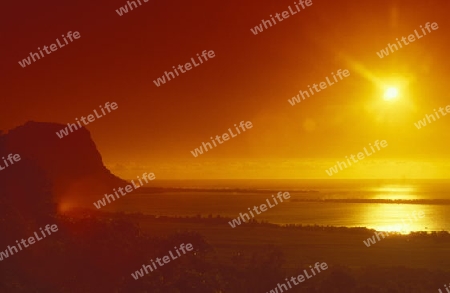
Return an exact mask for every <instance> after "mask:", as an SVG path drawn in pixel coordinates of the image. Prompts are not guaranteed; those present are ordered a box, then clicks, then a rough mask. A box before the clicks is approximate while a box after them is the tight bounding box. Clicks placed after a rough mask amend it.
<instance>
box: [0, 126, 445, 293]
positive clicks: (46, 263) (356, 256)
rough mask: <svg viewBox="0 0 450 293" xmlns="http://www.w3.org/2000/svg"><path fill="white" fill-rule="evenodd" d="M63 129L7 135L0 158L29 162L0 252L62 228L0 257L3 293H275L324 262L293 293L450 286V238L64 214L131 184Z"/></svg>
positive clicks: (7, 198)
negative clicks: (162, 260)
mask: <svg viewBox="0 0 450 293" xmlns="http://www.w3.org/2000/svg"><path fill="white" fill-rule="evenodd" d="M62 127H64V125H60V124H55V123H42V122H27V123H26V124H24V125H22V126H19V127H17V128H15V129H12V130H10V131H8V132H7V133H0V155H4V154H9V153H18V154H20V156H21V158H22V160H21V161H20V162H18V163H17V164H15V165H14V166H11V167H10V168H8V169H7V170H3V171H2V172H1V173H0V233H1V235H2V237H0V251H2V250H3V251H5V249H7V247H8V246H11V245H15V244H16V240H19V241H20V239H23V238H26V237H28V236H29V235H32V233H33V232H34V231H38V230H39V228H40V227H44V226H45V225H47V224H50V225H51V224H57V225H58V227H59V230H58V232H57V233H54V234H53V235H51V236H49V237H48V238H45V239H43V240H42V241H39V242H38V243H35V244H34V245H32V246H30V247H28V248H24V249H23V251H21V252H20V253H17V254H16V253H15V254H12V255H9V256H8V257H3V259H2V260H1V261H0V292H46V293H53V292H63V293H65V292H196V293H198V292H201V293H203V292H204V293H209V292H211V293H213V292H217V293H218V292H239V293H240V292H242V293H245V292H269V291H270V290H274V288H275V287H276V285H277V283H281V282H284V280H285V278H288V277H290V276H294V275H298V274H300V273H302V272H303V270H304V269H307V268H308V266H309V265H312V264H314V263H315V262H318V261H319V262H326V263H327V264H328V266H329V269H328V270H327V271H325V272H323V273H321V274H320V276H316V277H315V278H313V279H311V280H307V281H305V282H304V283H301V284H300V285H298V286H296V287H293V288H292V289H289V292H316V293H319V292H320V293H321V292H327V293H330V292H342V293H344V292H345V293H352V292H355V293H356V292H358V293H360V292H368V293H372V292H389V293H403V292H405V293H406V292H408V293H410V292H433V290H436V291H437V289H438V288H440V287H442V285H443V284H447V283H448V282H449V280H450V272H449V269H448V268H449V267H450V254H449V249H450V235H449V233H447V232H434V233H425V232H416V233H411V234H409V235H400V234H393V235H390V236H389V237H387V238H386V239H384V240H383V241H381V242H379V243H376V244H375V245H373V246H371V247H366V246H365V245H364V244H363V240H366V239H367V238H369V237H371V236H373V233H374V231H373V230H369V229H366V228H364V227H361V228H346V227H328V226H326V227H325V226H316V225H313V226H311V225H275V224H271V223H267V222H258V221H256V220H251V221H249V222H248V223H245V224H242V225H240V226H239V227H236V228H235V229H231V228H230V227H229V225H228V221H230V220H231V219H228V218H224V217H220V216H216V217H213V216H206V217H205V216H201V215H199V216H196V217H181V216H180V217H176V216H173V217H163V216H157V215H144V214H139V213H131V214H125V213H119V212H104V211H96V210H95V209H94V208H93V209H82V208H77V207H75V206H67V205H66V204H65V203H67V202H74V201H75V200H76V201H78V202H83V201H85V202H90V203H92V202H93V201H94V200H95V199H96V198H97V197H98V195H99V194H103V193H105V192H109V191H110V190H111V189H112V188H115V187H117V186H123V185H124V184H126V181H125V180H122V179H120V178H118V177H117V176H115V175H113V174H112V173H111V172H110V171H109V170H108V169H107V168H106V167H105V166H104V164H103V162H102V158H101V155H100V153H99V152H98V150H97V148H96V146H95V143H94V142H93V141H92V139H91V136H90V134H89V132H88V130H87V129H85V128H82V129H80V130H78V131H76V132H74V133H72V134H71V135H70V136H68V137H66V138H64V139H59V138H58V137H57V136H56V134H55V133H56V132H57V131H58V130H60V129H61V128H62ZM147 190H148V191H150V192H158V193H164V192H168V191H170V192H174V191H177V192H185V193H186V194H188V193H189V190H177V189H163V188H153V189H152V188H148V189H147ZM207 213H208V211H205V214H207ZM181 243H192V245H193V247H194V253H191V254H188V255H185V256H184V257H183V258H180V259H177V260H174V261H172V262H171V263H170V265H167V266H164V267H161V268H160V269H158V270H157V271H155V272H152V273H150V274H148V275H145V276H144V277H142V278H140V279H139V280H134V279H133V278H132V276H131V273H134V272H135V271H136V270H137V269H139V268H140V267H141V266H142V264H144V263H150V260H151V259H154V258H155V257H157V256H161V255H164V254H166V253H167V251H169V250H171V249H173V247H174V246H178V245H180V244H181ZM272 292H275V291H272ZM277 292H280V291H277Z"/></svg>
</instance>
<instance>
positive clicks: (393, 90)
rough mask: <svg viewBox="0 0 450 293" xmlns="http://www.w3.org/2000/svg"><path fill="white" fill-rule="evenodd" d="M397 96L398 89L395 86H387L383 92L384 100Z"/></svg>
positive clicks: (390, 99)
mask: <svg viewBox="0 0 450 293" xmlns="http://www.w3.org/2000/svg"><path fill="white" fill-rule="evenodd" d="M397 98H398V89H397V88H396V87H389V88H387V89H386V91H385V92H384V99H385V100H386V101H392V100H395V99H397Z"/></svg>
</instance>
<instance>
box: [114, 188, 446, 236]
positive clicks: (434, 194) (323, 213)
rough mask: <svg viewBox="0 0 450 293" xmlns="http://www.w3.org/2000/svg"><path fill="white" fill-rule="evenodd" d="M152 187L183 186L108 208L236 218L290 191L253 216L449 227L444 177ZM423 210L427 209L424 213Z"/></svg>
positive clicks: (136, 195)
mask: <svg viewBox="0 0 450 293" xmlns="http://www.w3.org/2000/svg"><path fill="white" fill-rule="evenodd" d="M152 183H153V182H152ZM152 186H153V187H165V188H185V190H184V191H178V190H177V191H169V192H158V193H145V192H144V193H142V190H139V189H138V190H136V191H134V192H133V193H131V194H129V195H127V196H125V197H121V198H120V200H117V201H115V202H114V203H111V204H110V205H108V207H107V208H106V210H114V211H123V212H140V213H143V214H153V215H167V216H196V215H202V216H208V215H210V214H211V215H213V216H216V215H220V216H224V217H231V218H236V217H237V216H238V215H239V213H244V212H248V209H247V208H249V207H253V206H254V205H257V206H259V205H261V204H263V203H266V199H271V198H272V194H274V195H276V193H277V192H279V191H283V192H284V191H288V192H289V193H290V194H291V198H290V200H289V201H285V202H283V203H279V204H278V205H276V206H275V207H273V208H270V209H268V210H267V211H266V212H262V213H261V214H260V215H255V219H257V220H265V221H268V222H271V223H277V224H287V223H295V224H318V225H332V226H347V227H367V228H373V229H376V230H384V231H399V230H403V232H409V231H441V230H446V231H450V213H448V211H449V208H450V181H444V180H416V181H408V180H203V181H202V180H190V181H179V180H177V181H174V180H159V182H157V181H154V184H152ZM341 200H345V202H342V201H341ZM392 200H401V201H400V203H394V202H392ZM271 203H272V204H273V201H271ZM419 212H423V213H424V216H423V217H422V218H420V217H419V216H418V214H419ZM254 214H255V213H254ZM414 215H415V216H414ZM402 223H403V224H404V226H401V225H402ZM406 224H407V225H406Z"/></svg>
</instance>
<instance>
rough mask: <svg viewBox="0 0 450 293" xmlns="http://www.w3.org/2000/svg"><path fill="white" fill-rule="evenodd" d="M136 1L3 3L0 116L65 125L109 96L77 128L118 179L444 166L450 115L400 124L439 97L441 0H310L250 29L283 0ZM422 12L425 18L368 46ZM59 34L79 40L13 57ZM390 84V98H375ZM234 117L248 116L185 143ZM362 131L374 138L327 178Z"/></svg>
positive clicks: (442, 90) (438, 172)
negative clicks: (175, 73)
mask: <svg viewBox="0 0 450 293" xmlns="http://www.w3.org/2000/svg"><path fill="white" fill-rule="evenodd" d="M141 2H142V3H143V4H142V6H140V7H138V8H135V9H134V10H133V11H130V12H129V13H127V14H124V15H123V16H119V15H118V14H117V13H116V11H115V10H116V9H119V8H120V7H121V6H124V5H126V1H122V0H111V1H108V3H106V2H104V3H93V2H92V1H86V0H81V1H75V2H74V1H71V2H64V3H62V2H61V1H53V0H48V1H39V3H34V2H30V3H26V2H12V1H10V2H8V3H5V4H4V5H3V6H4V8H3V12H4V17H3V19H2V20H1V24H2V25H1V26H0V27H1V29H0V33H1V37H2V42H3V46H2V48H1V55H0V60H1V61H0V74H1V80H2V87H1V91H2V95H1V102H2V103H1V105H2V115H0V129H2V130H4V131H7V130H9V129H12V128H14V127H17V126H19V125H22V124H24V123H25V122H26V121H30V120H33V121H42V122H56V123H62V124H66V123H68V122H71V123H73V122H74V121H75V118H80V117H81V116H87V115H88V114H90V113H92V112H93V110H94V109H98V107H99V105H104V104H105V103H106V102H108V101H109V102H116V103H117V104H118V109H117V110H116V111H114V112H112V113H110V114H108V115H107V116H105V117H102V118H101V119H98V120H96V121H94V122H92V123H91V124H89V125H88V126H87V129H88V130H89V131H90V132H91V135H92V138H93V140H94V141H95V143H96V145H97V148H98V150H99V151H100V153H101V154H102V157H103V161H104V163H105V165H106V166H107V167H108V168H109V169H110V170H111V171H112V172H113V173H115V174H117V175H119V176H120V177H123V178H135V177H136V176H138V175H141V174H142V173H143V172H153V173H154V174H155V176H156V178H159V179H219V178H220V179H245V178H249V179H250V178H251V179H268V178H270V179H308V178H330V179H332V178H342V179H359V178H369V179H370V178H449V175H447V174H450V172H449V171H450V152H449V150H448V149H449V147H448V139H447V137H448V135H447V128H448V126H449V125H450V117H442V118H441V119H438V120H437V121H436V122H433V123H431V124H429V125H427V126H425V127H423V128H422V129H417V128H416V127H415V126H414V122H417V121H418V120H420V119H423V118H424V116H425V114H431V113H433V109H438V108H439V107H445V106H446V105H450V97H449V95H448V93H447V85H448V81H447V78H448V76H449V70H450V69H449V68H450V67H449V66H448V58H447V57H448V55H447V52H446V51H447V48H448V45H449V43H450V40H449V35H450V34H449V24H450V23H449V20H448V17H447V14H448V10H449V8H450V2H447V1H442V0H434V1H412V0H408V1H406V0H405V1H353V0H343V1H329V0H327V1H315V0H313V1H312V2H313V5H312V6H310V7H308V8H307V9H305V10H304V11H301V12H300V13H298V14H296V15H293V16H291V17H290V18H288V19H286V20H284V21H283V22H280V23H278V24H276V25H274V26H273V27H271V28H270V29H267V30H264V31H263V32H262V33H260V34H258V35H254V34H253V33H251V31H250V29H251V28H254V27H255V26H257V25H259V24H260V23H261V20H262V19H266V20H267V19H269V15H271V14H274V13H277V12H279V13H281V12H283V11H284V10H287V7H288V6H289V5H291V6H292V7H293V2H294V1H285V0H282V1H271V2H269V1H254V0H248V1H237V0H232V1H222V2H217V1H206V0H199V1H189V2H186V1H158V0H150V1H149V2H147V3H144V2H143V0H142V1H141ZM427 22H431V23H433V22H436V23H438V25H439V29H437V30H434V31H432V32H431V33H429V34H427V35H426V36H423V38H421V39H419V40H416V41H415V42H413V43H411V44H409V45H408V46H404V47H403V48H401V49H399V50H398V51H396V52H394V53H391V54H390V55H389V56H386V57H384V58H382V59H381V58H379V57H378V56H377V54H376V52H379V51H380V50H382V49H384V48H386V46H387V44H388V43H393V42H395V39H396V38H401V37H402V36H408V35H410V34H412V33H414V30H416V29H417V30H419V29H420V25H424V24H425V23H427ZM68 31H78V32H79V33H80V35H81V38H80V39H78V40H75V41H74V42H72V43H70V44H69V45H67V46H66V47H64V48H60V49H58V50H57V51H56V52H54V53H52V54H51V55H48V56H46V57H44V58H42V59H41V60H39V61H37V62H35V63H32V64H31V65H29V66H27V67H25V68H22V67H21V66H20V65H19V64H18V61H21V60H22V59H23V58H26V57H27V56H28V54H29V53H30V52H37V48H38V47H41V48H42V46H44V45H47V46H48V45H50V44H52V43H54V42H55V40H56V38H58V37H60V36H61V35H62V34H66V33H67V32H68ZM204 50H213V51H214V52H215V57H214V58H213V59H210V60H209V61H207V62H205V63H204V64H202V65H200V66H198V67H195V68H193V69H192V70H190V71H188V72H187V73H184V74H182V75H181V76H179V77H177V78H175V79H173V80H171V81H170V82H168V83H166V84H164V85H162V86H160V87H157V86H155V84H154V83H153V80H155V79H156V78H157V77H160V76H162V75H163V73H164V71H167V70H171V69H172V66H176V65H178V64H184V63H186V62H188V61H189V60H190V59H191V58H192V57H195V56H196V54H197V53H201V52H202V51H204ZM338 69H342V70H344V69H347V70H349V72H350V76H349V77H347V78H345V79H344V80H342V81H340V82H338V83H336V84H334V85H332V86H330V87H328V88H326V89H324V90H323V91H321V92H320V93H317V94H315V95H314V96H312V97H311V98H308V99H306V100H304V101H302V102H301V103H300V104H297V105H295V106H291V105H290V104H289V103H288V102H287V100H288V99H290V98H292V97H293V96H295V95H296V94H298V91H299V90H306V89H307V86H308V85H312V84H314V83H319V82H321V81H324V80H325V78H326V77H327V76H331V72H336V70H338ZM391 85H392V86H394V87H397V88H398V89H399V97H398V99H396V100H393V101H385V100H384V99H383V94H384V89H385V87H386V86H391ZM241 121H251V122H252V124H253V128H252V129H250V130H248V131H246V132H245V133H243V134H240V135H239V136H238V137H236V138H233V139H230V140H229V141H227V142H225V143H224V144H222V145H219V146H218V147H216V148H213V149H212V150H210V151H208V152H206V153H204V154H202V155H200V156H198V157H194V156H193V155H192V154H191V151H193V150H194V149H195V148H197V147H199V146H200V145H201V143H202V142H206V141H210V139H209V137H211V136H216V135H222V134H223V133H225V132H226V131H227V129H228V128H230V127H233V125H234V124H238V123H239V122H241ZM376 140H386V141H387V142H388V146H387V147H386V148H383V149H382V150H380V151H379V152H376V153H374V154H373V155H372V156H371V157H368V158H365V159H364V160H361V161H360V162H358V163H356V164H354V165H353V166H351V167H349V168H347V169H345V170H342V171H340V172H339V173H337V174H335V175H333V176H331V177H330V176H329V175H327V173H326V172H325V170H327V169H329V168H330V167H332V166H333V165H334V164H336V161H337V160H340V161H344V160H345V159H344V158H345V156H349V155H351V154H355V155H356V154H357V153H358V152H361V151H362V150H363V148H364V147H368V145H369V143H372V144H373V143H374V141H376Z"/></svg>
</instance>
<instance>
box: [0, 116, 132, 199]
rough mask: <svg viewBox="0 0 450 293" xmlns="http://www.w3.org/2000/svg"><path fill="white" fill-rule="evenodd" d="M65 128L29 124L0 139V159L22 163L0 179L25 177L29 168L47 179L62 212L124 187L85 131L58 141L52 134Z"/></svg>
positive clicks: (42, 123)
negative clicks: (14, 158) (14, 156)
mask: <svg viewBox="0 0 450 293" xmlns="http://www.w3.org/2000/svg"><path fill="white" fill-rule="evenodd" d="M65 127H66V125H62V124H57V123H46V122H33V121H30V122H27V123H25V124H24V125H22V126H19V127H16V128H14V129H12V130H10V131H9V132H8V133H7V134H4V135H2V136H0V157H6V156H7V155H8V154H10V153H13V154H19V155H20V157H21V159H22V160H21V161H19V162H16V163H15V164H14V165H11V166H9V167H7V168H6V169H5V170H2V171H0V173H2V174H0V175H2V177H3V178H5V176H3V175H5V174H6V175H7V176H6V178H9V177H11V176H8V173H10V175H11V174H13V173H14V174H17V175H16V176H22V175H21V174H27V170H24V169H26V168H30V166H31V165H32V166H33V168H37V169H39V170H41V172H42V175H43V176H45V177H46V178H47V179H48V181H49V184H50V185H51V193H52V195H53V199H54V201H55V202H57V203H59V204H65V205H66V208H67V207H68V206H67V205H71V206H72V205H77V203H82V202H84V203H87V202H89V201H90V202H91V203H92V200H94V199H96V198H98V197H100V196H103V194H104V193H106V192H111V191H112V189H113V188H116V187H118V186H123V185H125V184H127V182H126V181H124V180H122V179H120V178H119V177H117V176H115V175H113V174H112V173H111V172H110V171H109V170H108V169H107V168H106V167H105V166H104V164H103V161H102V157H101V155H100V153H99V152H98V150H97V147H96V145H95V143H94V141H93V140H92V138H91V135H90V133H89V131H88V130H87V129H86V128H84V127H82V128H79V129H78V130H75V131H73V132H72V133H70V134H69V135H68V136H66V137H63V138H59V137H58V136H57V135H56V132H59V131H60V130H61V129H63V128H65ZM1 162H2V160H1ZM25 162H27V163H25ZM13 169H15V170H13ZM20 170H21V171H20ZM22 180H23V179H22ZM2 181H3V180H2ZM5 181H6V180H5ZM7 181H11V178H9V179H8V180H7ZM12 181H14V180H12ZM24 182H26V181H24ZM4 183H5V184H7V185H8V184H9V183H8V182H4ZM11 187H12V188H10V189H9V190H10V191H11V192H14V190H15V189H14V188H17V185H16V186H11ZM69 203H70V204H69Z"/></svg>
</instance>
